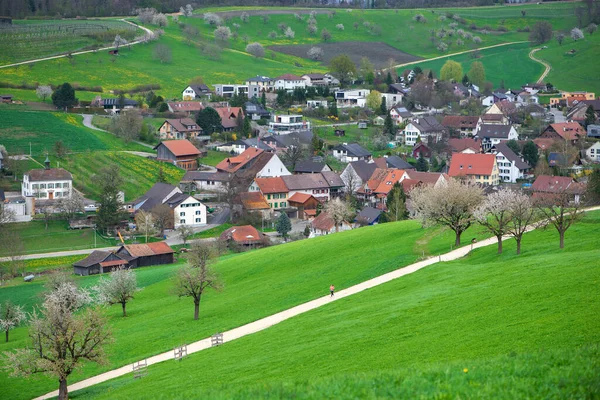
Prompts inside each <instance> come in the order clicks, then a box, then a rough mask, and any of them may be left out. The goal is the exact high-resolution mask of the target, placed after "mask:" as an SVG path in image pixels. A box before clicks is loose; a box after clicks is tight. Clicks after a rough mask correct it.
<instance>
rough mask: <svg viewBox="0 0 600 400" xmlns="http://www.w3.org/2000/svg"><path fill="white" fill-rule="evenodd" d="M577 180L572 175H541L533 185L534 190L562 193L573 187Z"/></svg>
mask: <svg viewBox="0 0 600 400" xmlns="http://www.w3.org/2000/svg"><path fill="white" fill-rule="evenodd" d="M574 184H575V181H574V180H573V178H571V177H570V176H550V175H540V176H538V177H537V178H536V180H535V182H533V184H532V185H531V190H533V191H534V192H545V193H560V192H564V191H566V190H568V189H570V188H571V186H572V185H574Z"/></svg>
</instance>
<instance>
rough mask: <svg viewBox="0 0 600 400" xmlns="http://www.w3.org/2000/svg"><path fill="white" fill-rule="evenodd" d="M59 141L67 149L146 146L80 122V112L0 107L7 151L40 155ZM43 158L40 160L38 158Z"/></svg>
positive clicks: (0, 131) (141, 148)
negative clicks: (78, 113)
mask: <svg viewBox="0 0 600 400" xmlns="http://www.w3.org/2000/svg"><path fill="white" fill-rule="evenodd" d="M58 141H62V142H63V144H64V145H65V147H66V148H67V150H68V151H69V152H82V151H94V150H138V151H147V150H148V148H146V147H144V146H141V145H139V144H137V143H129V144H125V142H124V141H123V140H121V139H119V138H117V137H115V136H114V135H112V134H110V133H107V132H102V131H97V130H93V129H89V128H86V127H84V126H83V123H82V117H81V115H77V114H65V113H52V112H45V111H20V110H14V109H4V108H0V142H1V143H2V144H3V145H4V146H6V149H7V151H8V152H9V153H10V154H30V148H31V154H33V155H34V156H42V155H43V156H44V158H45V155H46V152H50V153H53V152H54V144H55V143H56V142H58ZM42 161H43V160H42Z"/></svg>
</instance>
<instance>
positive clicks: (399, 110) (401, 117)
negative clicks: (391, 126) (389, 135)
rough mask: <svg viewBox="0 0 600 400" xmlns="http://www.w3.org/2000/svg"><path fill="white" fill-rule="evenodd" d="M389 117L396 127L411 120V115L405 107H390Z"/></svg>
mask: <svg viewBox="0 0 600 400" xmlns="http://www.w3.org/2000/svg"><path fill="white" fill-rule="evenodd" d="M390 117H392V121H394V122H395V123H396V125H401V124H403V123H405V122H408V121H410V120H411V118H413V115H412V113H411V112H410V111H408V110H407V109H406V107H396V106H392V108H391V109H390Z"/></svg>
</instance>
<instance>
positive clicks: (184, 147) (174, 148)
mask: <svg viewBox="0 0 600 400" xmlns="http://www.w3.org/2000/svg"><path fill="white" fill-rule="evenodd" d="M161 144H162V145H164V146H165V147H166V148H167V149H169V151H170V152H171V153H173V155H174V156H175V157H183V156H198V155H200V154H201V152H200V150H198V149H197V148H196V147H195V146H194V145H193V144H192V142H190V141H189V140H187V139H181V140H165V141H163V142H160V143H159V144H158V145H157V146H156V147H154V148H155V149H156V148H158V147H159V146H160V145H161Z"/></svg>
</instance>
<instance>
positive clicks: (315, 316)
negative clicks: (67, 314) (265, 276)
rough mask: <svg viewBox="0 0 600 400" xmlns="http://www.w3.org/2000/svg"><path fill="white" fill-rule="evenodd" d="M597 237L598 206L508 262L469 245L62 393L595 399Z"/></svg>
mask: <svg viewBox="0 0 600 400" xmlns="http://www.w3.org/2000/svg"><path fill="white" fill-rule="evenodd" d="M599 233H600V213H598V212H594V213H590V214H588V215H587V216H586V217H585V218H584V219H583V220H582V221H581V222H580V223H578V224H577V225H575V226H573V227H572V228H571V229H570V230H569V231H568V233H567V236H568V239H567V244H566V247H565V249H562V250H561V249H559V247H558V236H557V234H556V232H555V231H554V230H553V229H552V230H542V231H536V232H533V233H529V234H527V235H526V237H525V240H526V242H527V243H526V245H525V246H524V251H523V253H522V255H520V256H517V255H516V254H515V243H514V241H512V240H510V241H508V243H507V245H506V246H505V249H504V253H503V254H502V255H500V256H499V255H497V254H496V247H495V246H488V247H485V248H481V249H477V250H475V251H474V252H473V253H472V254H470V255H468V256H467V257H465V258H463V259H460V260H456V261H453V262H447V263H439V264H435V265H433V266H430V267H427V268H425V269H422V270H420V271H418V272H416V273H413V274H411V275H407V276H405V277H402V278H400V279H397V280H395V281H392V282H389V283H386V284H384V285H381V286H378V287H375V288H372V289H369V290H368V291H365V292H362V293H360V294H357V295H353V296H350V297H348V298H344V299H342V300H339V301H336V302H333V303H331V304H329V305H327V306H324V307H320V308H318V309H316V310H313V311H310V312H307V313H305V314H302V315H300V316H297V317H294V318H292V319H289V320H286V321H284V322H282V323H280V324H277V325H275V326H273V327H271V328H269V329H266V330H264V331H261V332H258V333H256V334H253V335H250V336H246V337H244V338H241V339H238V340H235V341H233V342H230V343H226V344H225V345H223V346H221V347H219V348H213V349H209V350H206V351H202V352H200V353H196V354H193V355H190V356H188V357H187V358H185V359H184V360H182V361H180V362H178V361H167V362H164V363H160V364H157V365H152V366H150V367H149V368H148V375H147V376H146V377H144V378H142V379H139V380H134V379H132V377H131V376H123V377H121V378H117V379H114V380H111V381H109V382H105V383H102V384H99V385H96V386H93V387H90V388H88V389H85V390H82V391H80V392H75V393H73V394H72V395H73V398H81V399H84V398H85V399H88V398H97V399H128V398H132V397H135V396H144V395H150V394H151V395H152V397H153V398H164V399H166V398H169V399H173V398H177V399H185V398H191V397H195V398H211V399H213V398H215V399H228V398H236V399H255V398H261V399H276V398H297V399H311V398H326V399H339V398H342V399H354V398H499V399H514V398H595V397H597V396H599V395H600V386H599V385H598V376H597V371H598V367H599V366H600V363H599V361H598V360H599V357H598V356H599V355H600V348H599V347H598V344H599V341H600V333H599V332H600V323H599V321H598V318H597V311H598V309H599V307H600V290H599V289H598V276H599V272H600V263H599V261H598V248H597V240H596V238H597V235H598V234H599ZM328 239H329V238H328ZM389 239H390V238H389V237H388V238H386V240H389ZM346 249H347V250H346V251H348V250H349V249H351V247H350V246H348V247H347V248H346ZM344 253H346V252H338V253H337V254H344ZM379 254H380V255H382V254H385V253H383V252H380V253H379ZM238 260H239V261H241V260H240V259H238ZM357 261H358V260H357Z"/></svg>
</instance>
